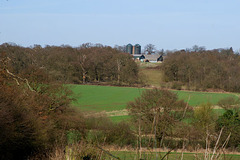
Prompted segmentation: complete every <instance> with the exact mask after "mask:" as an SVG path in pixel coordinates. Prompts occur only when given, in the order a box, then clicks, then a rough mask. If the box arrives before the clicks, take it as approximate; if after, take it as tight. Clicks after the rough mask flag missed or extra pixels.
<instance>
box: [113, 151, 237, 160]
mask: <svg viewBox="0 0 240 160" xmlns="http://www.w3.org/2000/svg"><path fill="white" fill-rule="evenodd" d="M111 153H112V154H113V155H114V156H117V157H119V158H120V159H121V160H134V159H136V152H128V151H117V152H111ZM164 155H165V153H163V152H162V153H157V157H158V158H156V153H154V152H153V153H144V152H143V153H142V158H143V159H149V160H156V159H157V160H160V159H161V157H163V156H164ZM203 156H204V154H203V153H184V154H183V159H184V160H194V159H203ZM181 157H182V154H181V153H179V152H172V153H171V154H169V155H168V156H167V157H166V158H165V159H168V160H176V159H181ZM109 159H111V158H110V157H109ZM223 159H224V157H223V156H222V160H223ZM239 159H240V155H233V154H227V155H225V160H239Z"/></svg>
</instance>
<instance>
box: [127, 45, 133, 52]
mask: <svg viewBox="0 0 240 160" xmlns="http://www.w3.org/2000/svg"><path fill="white" fill-rule="evenodd" d="M126 51H127V53H129V54H133V45H131V44H130V43H129V44H128V45H127V46H126Z"/></svg>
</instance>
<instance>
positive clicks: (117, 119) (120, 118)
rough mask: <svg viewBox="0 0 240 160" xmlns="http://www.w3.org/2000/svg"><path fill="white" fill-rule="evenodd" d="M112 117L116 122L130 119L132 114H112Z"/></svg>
mask: <svg viewBox="0 0 240 160" xmlns="http://www.w3.org/2000/svg"><path fill="white" fill-rule="evenodd" d="M110 119H111V120H112V121H113V122H115V123H119V122H121V121H124V122H126V121H130V116H129V115H124V116H112V117H110Z"/></svg>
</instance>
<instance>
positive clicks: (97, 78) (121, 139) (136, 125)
mask: <svg viewBox="0 0 240 160" xmlns="http://www.w3.org/2000/svg"><path fill="white" fill-rule="evenodd" d="M157 69H158V70H159V72H163V73H164V83H163V86H162V88H154V89H149V90H145V91H144V92H143V93H142V94H141V96H140V97H138V98H136V99H135V100H134V101H132V102H129V103H128V104H127V110H128V112H129V115H131V117H132V118H131V121H130V122H125V121H122V122H120V123H118V124H117V125H116V124H115V123H114V122H112V121H111V120H110V119H109V118H108V117H107V116H106V115H101V116H91V115H89V114H88V115H87V114H84V113H82V111H81V110H79V109H78V108H75V107H73V106H72V105H71V104H72V101H74V98H72V97H74V96H71V95H72V92H71V90H70V89H69V88H68V86H67V84H83V85H84V84H96V85H117V86H131V87H136V86H138V87H139V86H145V84H144V80H143V79H142V78H143V77H142V76H141V74H140V72H139V65H138V64H137V63H136V62H135V61H134V60H133V59H132V57H131V55H129V54H127V53H121V52H120V51H119V50H117V49H115V48H112V47H108V46H103V45H89V44H83V45H81V46H79V47H76V48H74V47H71V46H45V47H41V46H39V45H34V46H33V47H22V46H18V45H14V44H7V43H5V44H2V45H0V130H1V132H0V159H10V160H11V159H66V157H67V156H68V157H69V156H71V155H72V153H74V157H75V159H107V158H106V157H107V156H110V157H112V158H115V159H120V158H118V157H116V156H114V155H112V154H111V153H110V152H108V151H107V149H106V148H108V147H109V146H110V147H113V146H114V147H117V148H124V147H125V148H126V147H127V148H131V149H133V150H137V155H138V157H137V158H138V159H141V149H142V148H147V149H156V148H165V149H168V152H167V153H166V154H170V152H171V151H173V150H176V149H186V150H188V151H197V150H199V149H205V155H204V159H210V158H211V159H218V156H220V153H221V154H225V152H224V151H226V150H228V151H235V152H239V151H240V137H239V132H240V117H239V116H240V115H239V114H240V111H239V108H240V107H239V104H240V99H239V98H235V99H234V98H226V99H222V100H220V101H219V103H218V106H220V107H221V108H223V109H224V113H223V114H222V115H217V114H216V113H215V112H213V106H212V105H211V104H210V103H206V104H201V105H199V106H198V107H197V108H195V109H194V108H193V107H192V106H189V105H188V103H187V102H184V101H183V100H179V99H178V97H177V95H176V94H175V93H173V92H170V91H169V90H167V89H166V88H172V89H179V90H180V89H188V90H194V91H195V90H201V91H206V90H211V91H227V92H236V93H239V92H240V75H239V73H238V72H239V70H240V57H239V55H238V54H235V53H233V51H232V49H224V50H211V51H207V50H204V51H202V50H200V51H191V52H189V51H185V50H181V51H175V52H171V53H168V54H167V57H166V59H164V62H163V63H162V64H161V65H160V66H159V67H157ZM210 153H212V154H210ZM164 158H165V156H163V157H162V158H161V159H164Z"/></svg>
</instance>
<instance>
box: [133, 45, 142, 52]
mask: <svg viewBox="0 0 240 160" xmlns="http://www.w3.org/2000/svg"><path fill="white" fill-rule="evenodd" d="M134 54H141V46H140V45H139V44H136V45H135V46H134Z"/></svg>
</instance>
